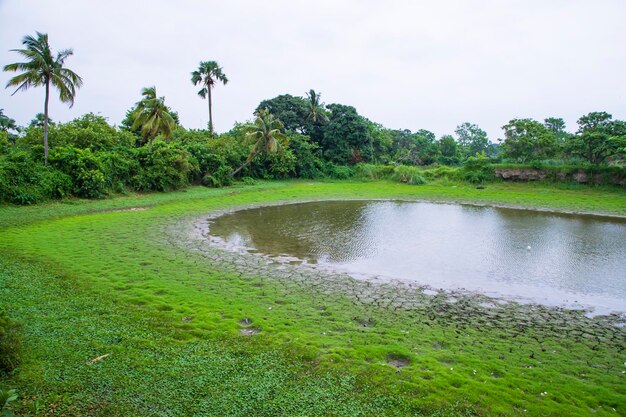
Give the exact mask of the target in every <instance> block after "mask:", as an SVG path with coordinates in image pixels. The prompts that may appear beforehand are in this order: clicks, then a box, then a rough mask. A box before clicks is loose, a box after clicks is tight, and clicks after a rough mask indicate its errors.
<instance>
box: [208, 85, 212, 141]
mask: <svg viewBox="0 0 626 417" xmlns="http://www.w3.org/2000/svg"><path fill="white" fill-rule="evenodd" d="M207 90H208V91H209V132H211V133H213V101H212V100H211V85H210V84H209V85H208V86H207Z"/></svg>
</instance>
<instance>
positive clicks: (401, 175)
mask: <svg viewBox="0 0 626 417" xmlns="http://www.w3.org/2000/svg"><path fill="white" fill-rule="evenodd" d="M391 179H393V180H394V181H398V182H403V183H405V184H411V185H421V184H426V182H427V181H426V178H424V176H422V173H421V171H420V169H419V168H416V167H411V166H407V165H398V166H397V167H395V168H394V170H393V175H392V176H391Z"/></svg>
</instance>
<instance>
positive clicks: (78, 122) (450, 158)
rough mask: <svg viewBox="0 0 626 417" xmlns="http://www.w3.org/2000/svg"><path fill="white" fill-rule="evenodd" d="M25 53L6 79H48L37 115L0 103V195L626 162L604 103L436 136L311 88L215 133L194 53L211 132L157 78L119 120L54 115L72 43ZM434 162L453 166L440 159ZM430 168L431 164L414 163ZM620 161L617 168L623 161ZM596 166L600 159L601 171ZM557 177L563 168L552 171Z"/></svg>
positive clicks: (464, 174)
mask: <svg viewBox="0 0 626 417" xmlns="http://www.w3.org/2000/svg"><path fill="white" fill-rule="evenodd" d="M22 44H23V49H15V50H13V51H14V52H16V53H18V54H19V55H20V56H21V58H22V59H23V61H20V62H16V63H13V64H8V65H5V66H4V67H3V70H4V71H7V72H12V73H17V75H15V76H14V77H12V78H11V79H9V81H8V83H7V85H6V87H7V88H15V91H14V93H13V94H15V93H17V92H18V91H26V90H28V89H29V88H34V87H44V86H45V94H46V95H45V101H44V103H45V106H44V113H43V114H38V115H37V116H36V117H35V118H34V119H33V121H32V122H31V123H30V124H29V125H28V127H25V128H22V127H19V126H17V125H16V123H15V121H14V120H13V119H11V118H10V117H9V116H8V115H5V114H4V111H3V110H2V109H0V201H2V202H10V203H15V204H31V203H36V202H38V201H42V200H45V199H50V198H63V197H66V196H77V197H86V198H99V197H103V196H106V195H108V194H110V193H123V192H127V191H168V190H176V189H180V188H183V187H185V186H187V185H189V184H203V185H206V186H212V187H221V186H224V185H229V184H231V183H232V182H233V181H234V180H235V177H237V178H246V177H249V178H263V179H282V178H320V177H330V178H350V177H353V176H355V175H356V176H362V177H367V178H390V179H394V180H397V181H402V182H407V183H411V184H420V183H424V182H425V181H427V180H428V179H433V178H441V177H442V176H443V177H446V178H448V179H455V180H467V181H472V182H483V181H488V180H490V179H492V178H493V177H494V172H495V171H494V169H493V168H492V167H491V166H490V164H493V163H497V162H505V163H522V164H529V163H531V164H533V166H537V164H548V165H552V166H554V165H568V170H569V171H570V172H571V171H572V166H574V167H580V166H583V165H585V164H586V165H590V166H595V167H598V166H609V165H612V166H617V167H623V166H624V159H625V157H626V123H625V122H624V121H621V120H614V119H613V117H612V116H611V115H610V114H608V113H605V112H593V113H589V114H587V115H585V116H582V117H581V118H580V119H579V120H578V129H577V131H576V132H575V133H570V132H568V131H567V130H566V127H565V123H564V121H563V120H562V119H559V118H548V119H545V121H544V122H543V123H541V122H539V121H536V120H532V119H514V120H511V121H509V122H508V123H507V124H506V125H504V126H503V131H504V138H503V139H500V140H499V142H500V143H498V144H495V143H492V142H491V141H490V140H489V138H488V137H487V134H486V132H485V131H484V130H482V129H481V128H480V127H479V126H477V125H475V124H472V123H463V124H461V125H459V126H457V128H456V129H455V131H454V135H444V136H442V137H440V138H439V139H437V138H436V136H435V134H434V133H433V132H430V131H428V130H424V129H420V130H418V131H416V132H411V131H409V130H394V129H387V128H385V127H383V126H382V125H380V124H377V123H374V122H372V121H370V120H368V119H367V118H365V117H363V116H362V115H360V114H358V112H357V111H356V109H355V108H354V107H352V106H348V105H344V104H338V103H334V104H329V105H325V104H324V103H323V102H322V101H321V97H320V95H319V94H318V93H317V92H315V91H314V90H310V91H309V92H308V93H307V94H306V96H305V97H298V96H292V95H289V94H284V95H280V96H278V97H274V98H272V99H268V100H264V101H262V102H261V103H260V104H259V106H258V107H257V108H256V110H255V111H254V116H255V119H254V120H253V121H252V122H250V123H246V124H236V125H235V126H234V127H233V128H232V129H231V130H230V131H229V132H227V133H224V134H221V135H218V134H216V133H215V132H214V131H213V116H212V110H211V109H212V106H213V104H212V95H211V91H212V89H213V88H214V86H215V85H216V84H218V83H222V84H226V83H227V82H228V78H227V77H226V75H225V74H224V72H223V70H222V68H221V67H220V66H219V65H218V64H217V62H215V61H204V62H200V65H199V67H198V69H197V70H196V71H193V72H192V73H191V82H192V83H193V84H194V85H197V86H200V87H201V88H200V90H199V91H198V95H199V96H200V97H201V98H203V99H207V100H208V104H209V124H208V129H207V130H187V129H185V128H184V127H182V126H181V125H180V121H179V119H178V114H177V112H175V111H173V110H172V109H170V108H169V107H168V106H167V105H166V104H165V98H164V97H159V96H158V95H157V92H156V88H155V87H148V88H144V89H143V90H142V92H141V99H140V100H139V101H138V102H137V103H136V104H135V105H134V106H133V107H132V108H131V109H130V110H129V111H128V112H127V115H126V118H125V119H124V120H123V121H122V124H121V126H119V127H117V126H111V125H110V124H109V123H108V122H107V120H106V119H105V118H103V117H101V116H97V115H94V114H91V113H90V114H86V115H84V116H82V117H79V118H77V119H75V120H73V121H71V122H69V123H60V124H55V123H54V122H53V121H52V120H51V119H50V117H49V114H48V101H49V97H50V91H56V92H58V98H59V99H60V100H61V101H62V102H65V103H68V104H69V105H70V106H71V105H72V104H73V103H74V99H75V95H76V91H77V89H79V88H80V87H81V86H82V84H83V80H82V78H81V77H80V76H79V75H77V74H76V73H74V72H73V71H72V70H70V69H69V68H67V67H66V66H65V61H66V59H67V58H68V57H70V56H71V55H72V50H71V49H64V50H62V51H60V52H58V53H57V54H52V52H51V49H50V45H49V43H48V35H47V34H42V33H39V32H37V33H36V35H35V36H25V37H24V38H23V40H22ZM437 165H443V166H452V167H454V166H456V167H461V168H460V169H457V170H453V169H443V168H436V166H437ZM424 166H430V167H433V166H435V168H433V169H429V170H423V169H419V168H418V167H424ZM619 169H620V170H621V168H619ZM596 171H597V169H596ZM555 178H566V177H563V176H561V177H558V176H556V177H555Z"/></svg>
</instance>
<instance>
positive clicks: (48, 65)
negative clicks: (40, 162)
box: [4, 32, 83, 164]
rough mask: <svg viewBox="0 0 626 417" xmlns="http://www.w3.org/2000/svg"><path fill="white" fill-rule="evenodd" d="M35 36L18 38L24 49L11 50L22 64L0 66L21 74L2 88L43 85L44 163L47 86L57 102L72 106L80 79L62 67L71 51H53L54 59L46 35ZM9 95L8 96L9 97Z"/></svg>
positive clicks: (48, 94) (46, 128)
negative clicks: (20, 58) (20, 59)
mask: <svg viewBox="0 0 626 417" xmlns="http://www.w3.org/2000/svg"><path fill="white" fill-rule="evenodd" d="M36 33H37V35H36V37H33V36H30V35H27V36H24V38H23V39H22V45H24V46H25V48H24V49H12V51H13V52H17V53H18V54H20V55H21V56H23V57H24V58H25V61H24V62H16V63H13V64H8V65H5V66H4V71H13V72H17V71H22V73H21V74H18V75H16V76H15V77H13V78H11V79H10V80H9V82H7V85H6V88H9V87H17V89H16V90H15V91H14V92H13V94H15V93H17V92H18V91H26V90H28V89H29V88H31V87H39V86H45V88H46V97H45V101H44V113H43V114H44V122H43V147H44V159H45V162H46V164H47V163H48V102H49V100H50V86H53V87H55V88H56V89H57V90H59V99H60V100H61V101H62V102H63V103H69V105H70V107H72V106H73V105H74V98H75V97H76V90H77V89H79V88H80V87H81V86H82V85H83V80H82V78H80V77H79V76H78V75H77V74H76V73H75V72H74V71H72V70H70V69H68V68H65V67H64V66H63V64H64V63H65V60H66V59H67V58H68V57H69V56H70V55H72V54H73V53H74V52H73V51H72V50H71V49H64V50H62V51H59V52H57V54H56V57H55V56H53V55H52V52H51V51H50V45H49V44H48V35H47V34H45V33H39V32H36ZM13 94H12V95H13Z"/></svg>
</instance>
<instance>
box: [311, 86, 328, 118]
mask: <svg viewBox="0 0 626 417" xmlns="http://www.w3.org/2000/svg"><path fill="white" fill-rule="evenodd" d="M306 97H307V104H308V106H309V112H308V114H307V116H306V119H307V120H311V121H312V122H313V123H324V122H327V121H328V116H326V111H325V110H324V103H321V102H320V98H321V97H322V94H321V93H316V92H315V90H313V89H311V90H309V92H308V93H306Z"/></svg>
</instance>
